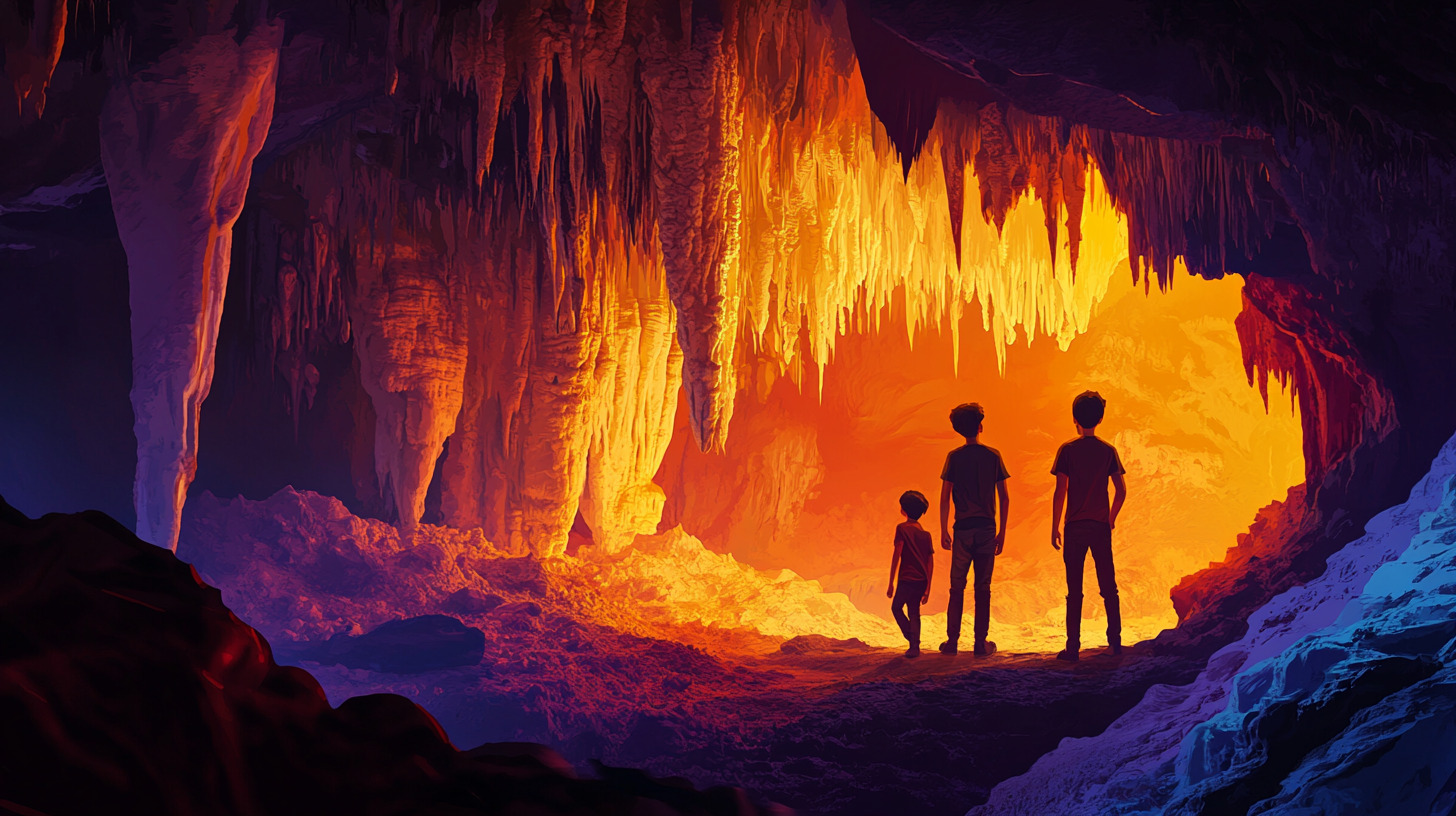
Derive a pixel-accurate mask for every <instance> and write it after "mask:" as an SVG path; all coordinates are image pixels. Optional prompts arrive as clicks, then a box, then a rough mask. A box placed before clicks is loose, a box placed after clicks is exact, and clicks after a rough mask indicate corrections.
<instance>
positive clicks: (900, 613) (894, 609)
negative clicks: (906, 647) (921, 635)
mask: <svg viewBox="0 0 1456 816" xmlns="http://www.w3.org/2000/svg"><path fill="white" fill-rule="evenodd" d="M904 585H905V584H904V582H903V581H902V582H901V584H900V586H901V587H904ZM890 614H892V615H894V616H895V623H897V624H899V626H900V634H902V635H904V636H905V639H906V640H909V639H910V620H909V619H908V618H906V617H905V598H904V597H903V595H902V594H901V592H900V591H899V590H898V589H897V590H895V599H894V600H893V601H890Z"/></svg>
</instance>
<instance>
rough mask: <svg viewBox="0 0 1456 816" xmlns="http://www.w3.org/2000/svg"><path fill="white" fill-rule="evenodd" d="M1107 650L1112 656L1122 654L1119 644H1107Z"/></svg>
mask: <svg viewBox="0 0 1456 816" xmlns="http://www.w3.org/2000/svg"><path fill="white" fill-rule="evenodd" d="M1107 650H1108V651H1109V652H1112V653H1113V654H1114V655H1120V654H1122V644H1121V643H1109V644H1107Z"/></svg>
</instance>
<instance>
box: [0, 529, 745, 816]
mask: <svg viewBox="0 0 1456 816" xmlns="http://www.w3.org/2000/svg"><path fill="white" fill-rule="evenodd" d="M0 566H3V569H0V643H3V645H4V648H3V649H0V712H3V713H4V717H5V724H6V725H5V728H4V729H3V730H0V791H3V799H4V802H3V804H4V805H5V806H9V807H11V808H12V809H14V810H17V812H21V813H34V812H43V813H54V814H63V813H102V812H104V813H116V814H139V815H140V814H148V816H155V815H156V814H179V816H180V814H186V813H215V814H253V813H259V814H262V813H267V814H317V813H357V814H396V813H426V812H428V813H446V812H449V813H479V812H487V813H497V812H516V811H517V809H524V810H528V811H530V812H536V813H613V814H617V813H620V814H627V813H638V812H642V809H643V808H647V809H649V810H650V811H651V812H663V813H678V812H694V813H712V814H725V816H727V815H728V814H732V815H733V816H738V814H752V813H758V812H759V810H758V809H757V808H755V807H754V806H753V805H752V804H750V803H749V802H748V801H747V799H746V797H744V796H743V794H742V793H741V792H736V791H731V790H727V789H719V790H711V791H707V792H704V793H698V792H697V791H694V790H692V789H690V788H688V789H684V788H683V787H681V786H679V785H665V784H662V783H658V782H656V781H653V780H652V779H650V778H648V777H646V776H641V775H638V776H631V775H630V774H629V775H627V776H625V777H624V776H622V775H621V774H615V775H611V774H609V775H608V777H607V778H606V779H605V780H603V781H580V780H576V779H573V778H572V774H571V773H570V770H569V768H567V767H564V763H562V762H561V760H560V758H559V757H555V756H554V755H552V754H551V752H549V751H546V750H545V749H542V748H540V747H539V746H518V745H516V746H513V745H502V746H490V745H486V746H481V747H480V748H478V749H476V750H474V751H471V752H469V753H460V752H459V751H457V750H456V749H455V748H454V746H452V745H451V744H450V742H449V741H448V740H447V739H446V737H445V734H444V731H443V730H442V729H441V728H440V726H439V724H438V723H437V722H436V721H435V720H434V719H433V718H432V717H431V716H430V715H429V714H427V713H425V712H424V711H423V710H422V709H421V708H420V707H419V706H417V705H415V704H414V703H411V702H410V701H408V700H406V699H404V698H402V697H397V696H394V695H387V694H377V695H370V696H361V697H355V698H352V699H350V700H347V701H345V702H344V703H343V704H342V705H340V706H339V707H338V708H331V707H330V706H329V704H328V701H327V700H326V699H325V698H324V695H323V692H322V690H321V689H320V688H319V685H318V683H317V682H316V681H315V680H314V679H313V678H312V677H311V676H310V675H309V674H308V673H307V672H305V671H303V670H301V669H297V668H290V667H281V666H278V665H277V664H275V663H274V662H273V657H272V654H271V651H270V649H269V646H268V643H267V641H265V640H264V639H263V638H261V637H260V636H259V635H258V633H257V632H256V631H254V630H253V629H251V628H249V627H248V626H246V625H244V624H243V623H242V622H241V621H239V620H238V619H237V617H235V616H234V615H233V614H232V613H231V612H229V611H228V609H227V608H226V607H225V606H223V604H222V600H221V598H220V596H219V594H218V591H217V590H216V589H213V588H212V587H210V586H207V585H206V584H204V583H203V582H202V581H201V580H199V579H198V577H197V573H196V572H195V571H194V570H193V569H192V568H190V567H189V566H188V565H187V564H184V563H182V562H180V561H178V560H177V559H176V558H175V557H174V556H173V555H172V554H171V553H169V552H167V551H166V550H163V549H160V548H157V547H153V546H151V545H149V544H147V543H145V542H143V541H141V540H140V539H138V538H137V537H135V536H133V535H131V534H130V533H128V532H127V531H126V530H125V529H124V528H122V527H121V526H120V525H118V524H117V523H116V522H114V521H112V520H111V519H110V518H108V517H106V516H104V515H101V514H99V513H82V514H78V515H74V516H62V515H51V516H47V517H45V518H43V519H40V520H39V521H31V520H29V519H26V518H25V517H24V516H22V515H20V514H19V513H18V512H16V511H15V510H13V509H12V508H10V506H9V505H6V504H4V503H3V502H0Z"/></svg>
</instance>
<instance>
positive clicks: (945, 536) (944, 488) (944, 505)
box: [940, 479, 951, 550]
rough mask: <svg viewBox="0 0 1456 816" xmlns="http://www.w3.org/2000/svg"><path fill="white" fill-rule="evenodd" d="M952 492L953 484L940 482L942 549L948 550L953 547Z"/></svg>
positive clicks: (944, 481) (942, 480)
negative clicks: (951, 521)
mask: <svg viewBox="0 0 1456 816" xmlns="http://www.w3.org/2000/svg"><path fill="white" fill-rule="evenodd" d="M950 490H951V483H950V482H947V481H946V480H944V479H941V480H940V548H941V549H942V550H948V549H950V547H951V537H950Z"/></svg>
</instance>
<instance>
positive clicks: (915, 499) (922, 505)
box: [900, 490, 930, 521]
mask: <svg viewBox="0 0 1456 816" xmlns="http://www.w3.org/2000/svg"><path fill="white" fill-rule="evenodd" d="M900 509H901V510H904V511H905V517H906V518H908V519H910V520H911V521H919V520H920V517H921V516H923V515H925V511H926V510H929V509H930V502H929V501H926V499H925V494H923V493H921V492H920V491H919V490H907V491H905V492H904V493H901V494H900Z"/></svg>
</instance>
